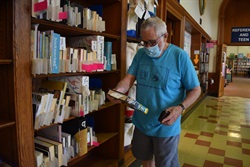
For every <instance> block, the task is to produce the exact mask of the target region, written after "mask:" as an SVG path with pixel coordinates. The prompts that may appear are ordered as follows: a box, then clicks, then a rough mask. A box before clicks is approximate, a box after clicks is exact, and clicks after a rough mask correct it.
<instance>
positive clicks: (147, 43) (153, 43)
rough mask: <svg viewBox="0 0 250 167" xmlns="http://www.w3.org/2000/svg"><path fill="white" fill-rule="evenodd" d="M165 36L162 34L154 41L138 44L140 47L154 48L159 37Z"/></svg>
mask: <svg viewBox="0 0 250 167" xmlns="http://www.w3.org/2000/svg"><path fill="white" fill-rule="evenodd" d="M164 35H165V34H162V35H161V36H160V37H159V38H157V39H156V40H149V41H141V42H140V45H141V46H148V45H149V46H155V45H157V43H158V41H159V39H160V38H161V37H163V36H164Z"/></svg>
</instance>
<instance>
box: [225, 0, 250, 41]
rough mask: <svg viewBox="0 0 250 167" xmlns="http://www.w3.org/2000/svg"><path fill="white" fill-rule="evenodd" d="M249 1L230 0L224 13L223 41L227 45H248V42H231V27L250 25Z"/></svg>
mask: <svg viewBox="0 0 250 167" xmlns="http://www.w3.org/2000/svg"><path fill="white" fill-rule="evenodd" d="M249 8H250V1H249V0H230V1H229V2H228V3H227V5H226V8H225V13H224V43H225V44H227V45H234V46H236V45H241V46H249V45H250V42H248V43H231V31H232V27H250V10H249Z"/></svg>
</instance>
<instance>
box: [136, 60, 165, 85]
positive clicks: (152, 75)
mask: <svg viewBox="0 0 250 167" xmlns="http://www.w3.org/2000/svg"><path fill="white" fill-rule="evenodd" d="M168 75H169V69H168V68H166V67H161V66H160V67H159V66H149V65H140V68H139V73H138V77H137V84H140V85H144V86H147V87H152V88H157V89H165V88H166V84H167V78H168Z"/></svg>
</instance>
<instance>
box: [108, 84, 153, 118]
mask: <svg viewBox="0 0 250 167" xmlns="http://www.w3.org/2000/svg"><path fill="white" fill-rule="evenodd" d="M108 95H110V96H111V97H113V98H115V99H118V100H121V102H122V103H123V104H125V105H127V106H129V107H131V108H133V109H135V110H139V111H141V112H143V113H144V114H147V113H148V108H146V107H145V106H143V105H142V104H140V103H139V102H138V101H136V100H135V99H133V98H131V97H129V96H127V95H125V94H123V93H121V92H118V91H115V90H112V89H110V90H109V91H108Z"/></svg>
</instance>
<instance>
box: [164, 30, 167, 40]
mask: <svg viewBox="0 0 250 167" xmlns="http://www.w3.org/2000/svg"><path fill="white" fill-rule="evenodd" d="M164 38H165V39H166V41H167V39H168V33H167V32H166V34H164Z"/></svg>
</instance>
